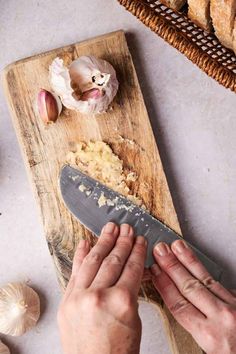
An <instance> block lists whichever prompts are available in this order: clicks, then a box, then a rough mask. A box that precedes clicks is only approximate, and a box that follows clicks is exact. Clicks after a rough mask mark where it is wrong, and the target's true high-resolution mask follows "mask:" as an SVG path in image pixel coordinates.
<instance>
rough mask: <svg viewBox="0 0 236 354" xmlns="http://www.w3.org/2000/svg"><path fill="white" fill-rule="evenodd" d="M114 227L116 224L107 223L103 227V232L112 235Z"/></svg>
mask: <svg viewBox="0 0 236 354" xmlns="http://www.w3.org/2000/svg"><path fill="white" fill-rule="evenodd" d="M115 227H116V224H114V222H108V223H107V224H106V225H105V227H104V231H105V232H108V233H112V232H114V231H115Z"/></svg>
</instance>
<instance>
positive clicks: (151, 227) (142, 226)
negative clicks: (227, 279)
mask: <svg viewBox="0 0 236 354" xmlns="http://www.w3.org/2000/svg"><path fill="white" fill-rule="evenodd" d="M59 185H60V190H61V195H62V198H63V200H64V203H65V205H66V206H67V208H68V209H69V210H70V212H71V213H72V214H73V215H74V216H75V217H76V218H77V219H78V220H79V221H80V223H81V224H83V225H84V226H85V227H86V228H87V229H89V230H90V231H91V232H92V233H94V234H95V235H96V236H98V237H99V235H100V233H101V231H102V228H103V226H104V225H105V224H106V223H107V222H109V221H112V222H115V223H116V224H118V225H120V224H123V223H127V224H129V225H131V226H132V227H133V228H134V232H135V235H143V236H144V237H145V238H146V239H147V241H148V247H147V258H146V263H145V267H147V268H149V267H151V266H152V264H154V258H153V255H152V251H153V247H154V246H155V244H156V243H158V242H165V243H167V244H171V243H172V242H173V241H175V240H178V239H182V237H181V236H179V235H178V234H177V233H176V232H174V231H173V230H172V229H170V228H169V227H168V226H166V225H165V224H163V223H162V222H161V221H159V220H157V219H156V218H154V217H153V216H152V215H151V214H150V213H149V212H148V211H146V210H144V209H143V208H141V207H138V206H137V205H135V204H133V203H132V202H131V201H130V200H128V199H127V198H126V197H124V196H122V195H121V194H119V193H117V192H115V191H114V190H112V189H110V188H108V187H106V186H105V185H103V184H102V183H100V182H98V181H96V180H94V179H93V178H91V177H89V176H87V175H86V174H84V173H82V172H81V171H80V170H78V169H75V168H73V167H71V166H69V165H65V166H63V167H62V169H61V171H60V176H59ZM187 243H188V242H187ZM188 245H189V246H190V247H191V248H192V250H193V251H194V253H195V254H196V256H197V257H198V259H199V260H200V261H201V262H202V263H203V264H204V266H205V267H206V269H207V270H208V271H209V273H210V274H211V275H212V276H213V277H214V279H216V280H219V279H220V277H221V274H222V268H221V267H220V266H218V265H217V264H216V263H215V262H213V261H212V260H211V259H209V258H208V257H207V256H206V255H205V254H203V253H202V252H201V251H199V250H198V249H197V248H196V247H194V246H193V245H190V244H189V243H188Z"/></svg>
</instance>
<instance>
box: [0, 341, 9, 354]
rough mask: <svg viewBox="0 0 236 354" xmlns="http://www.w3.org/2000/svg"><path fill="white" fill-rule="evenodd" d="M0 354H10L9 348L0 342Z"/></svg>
mask: <svg viewBox="0 0 236 354" xmlns="http://www.w3.org/2000/svg"><path fill="white" fill-rule="evenodd" d="M0 354H11V353H10V350H9V348H8V347H7V346H6V345H5V344H3V342H1V341H0Z"/></svg>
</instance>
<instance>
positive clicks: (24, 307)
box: [0, 283, 40, 336]
mask: <svg viewBox="0 0 236 354" xmlns="http://www.w3.org/2000/svg"><path fill="white" fill-rule="evenodd" d="M39 316H40V301H39V296H38V294H37V293H36V292H35V291H34V290H33V289H31V288H30V287H29V286H27V285H25V284H23V283H11V284H7V285H6V286H4V287H2V288H0V333H3V334H9V335H11V336H20V335H22V334H24V333H25V332H27V331H28V330H30V329H31V328H32V327H34V326H35V324H36V323H37V321H38V319H39Z"/></svg>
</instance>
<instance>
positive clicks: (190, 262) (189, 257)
mask: <svg viewBox="0 0 236 354" xmlns="http://www.w3.org/2000/svg"><path fill="white" fill-rule="evenodd" d="M187 260H188V265H190V266H192V265H195V264H198V263H199V260H198V258H197V257H196V256H195V254H194V253H193V251H192V250H191V249H190V248H189V249H188V255H187Z"/></svg>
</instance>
